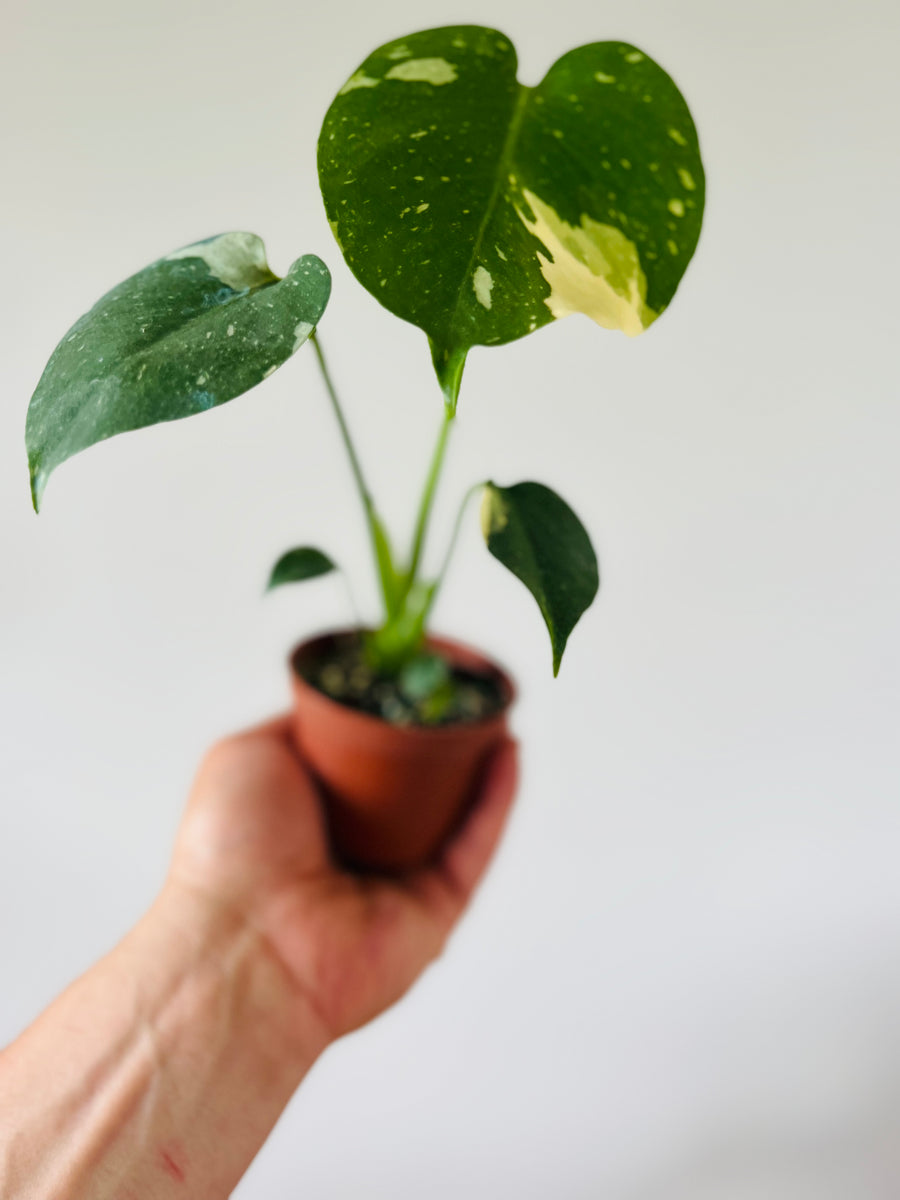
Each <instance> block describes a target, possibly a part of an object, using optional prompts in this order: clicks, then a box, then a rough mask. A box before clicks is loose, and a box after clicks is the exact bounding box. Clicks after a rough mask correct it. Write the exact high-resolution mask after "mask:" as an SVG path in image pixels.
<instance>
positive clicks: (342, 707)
mask: <svg viewBox="0 0 900 1200" xmlns="http://www.w3.org/2000/svg"><path fill="white" fill-rule="evenodd" d="M365 632H367V627H366V626H362V625H353V626H344V627H342V628H338V629H327V630H324V631H323V632H321V633H317V634H313V635H311V636H310V637H307V638H304V639H303V641H302V642H298V643H297V645H296V646H294V648H293V649H292V650H291V652H290V655H289V656H288V666H289V668H290V672H291V680H292V682H293V684H294V687H299V688H303V689H304V690H305V691H306V692H308V693H310V694H311V695H312V696H314V697H316V699H317V700H319V701H321V703H322V704H325V705H328V706H330V707H333V708H335V709H338V710H339V711H340V712H341V713H344V714H347V715H352V716H353V718H354V719H356V720H358V721H363V722H365V723H366V724H368V725H370V726H372V727H373V728H374V727H375V726H379V727H383V728H386V729H390V730H392V731H394V732H395V733H396V734H397V735H400V736H402V737H410V738H413V737H423V736H424V737H429V738H452V737H459V735H460V732H461V731H462V730H472V731H474V730H478V729H483V728H486V727H488V726H489V725H491V724H492V723H495V722H498V723H499V722H502V721H504V720H505V719H506V716H507V714H508V713H509V710H510V709H511V708H512V706H513V704H514V703H515V701H516V700H517V699H518V688H517V687H516V684H515V682H514V680H513V677H512V675H511V674H510V673H509V671H507V670H506V668H505V667H503V666H501V665H500V663H498V662H497V661H496V659H494V658H490V657H489V656H488V655H487V654H485V653H484V652H483V651H481V650H479V649H478V648H477V647H475V646H471V645H469V644H468V643H467V642H460V641H458V640H457V639H456V638H448V637H444V636H443V635H442V634H427V635H426V637H425V645H426V646H433V647H435V649H438V650H441V651H444V652H447V653H448V654H449V655H450V659H451V662H452V661H453V657H454V655H456V656H458V658H459V659H463V658H465V659H474V660H478V661H479V662H480V663H482V664H483V665H484V666H485V667H486V668H487V669H488V671H489V673H490V674H492V675H493V676H494V677H495V679H496V680H497V682H498V683H499V686H500V690H501V692H502V694H503V704H502V706H501V707H500V708H498V709H497V711H496V712H494V713H491V714H490V715H489V716H486V717H479V718H478V719H477V720H475V721H454V722H451V723H450V724H448V725H392V724H391V722H390V721H386V720H385V719H384V718H383V717H378V716H375V714H374V713H368V712H363V711H362V710H361V709H358V708H352V707H351V706H350V705H348V704H341V702H340V701H339V700H335V699H334V698H333V697H331V696H329V695H328V694H327V693H326V692H322V691H320V690H319V689H318V688H317V687H314V686H313V685H312V684H311V683H310V682H309V681H308V680H307V679H305V678H304V677H303V676H302V675H301V674H300V672H299V670H298V669H297V665H296V663H297V659H298V658H299V657H300V655H301V654H303V653H304V652H306V651H308V650H309V649H310V648H311V647H313V646H315V645H316V644H317V643H321V642H333V641H336V640H337V639H339V638H347V637H350V636H354V637H355V636H357V635H358V634H360V633H365Z"/></svg>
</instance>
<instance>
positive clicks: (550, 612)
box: [481, 483, 600, 675]
mask: <svg viewBox="0 0 900 1200" xmlns="http://www.w3.org/2000/svg"><path fill="white" fill-rule="evenodd" d="M481 528H482V531H483V533H484V538H485V541H486V542H487V546H488V550H490V552H491V554H493V556H494V557H495V558H497V559H499V560H500V562H502V563H503V565H504V566H505V567H508V568H509V570H510V571H512V573H513V575H516V576H517V577H518V578H519V579H521V580H522V582H523V583H524V584H525V586H526V587H527V588H528V590H529V591H530V592H531V594H532V595H533V596H534V598H535V600H537V602H538V606H539V608H540V610H541V612H542V613H543V615H544V620H545V621H546V623H547V629H548V630H549V632H550V642H551V644H552V647H553V674H554V675H556V674H557V673H558V672H559V663H560V659H561V658H562V654H563V650H565V648H566V641H567V640H568V637H569V634H570V633H571V632H572V630H573V629H574V628H575V625H576V624H577V622H578V618H579V617H580V616H581V614H582V613H583V612H584V610H585V609H586V608H588V606H589V605H590V604H591V601H592V600H593V599H594V597H595V596H596V594H597V588H598V586H599V582H600V580H599V575H598V571H597V558H596V555H595V554H594V550H593V547H592V546H591V542H590V538H589V537H588V535H587V533H586V531H585V528H584V526H583V525H582V524H581V522H580V521H579V520H578V518H577V517H576V516H575V514H574V513H573V512H572V510H571V508H569V506H568V504H566V502H565V500H563V499H562V498H561V497H560V496H558V495H557V494H556V492H554V491H551V490H550V488H548V487H544V485H543V484H542V483H516V484H513V486H512V487H508V488H502V487H498V486H497V485H496V484H495V483H488V484H485V489H484V497H483V500H482V505H481Z"/></svg>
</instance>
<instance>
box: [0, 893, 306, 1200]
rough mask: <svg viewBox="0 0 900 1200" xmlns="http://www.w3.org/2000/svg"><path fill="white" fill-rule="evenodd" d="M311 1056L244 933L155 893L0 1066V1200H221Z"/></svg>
mask: <svg viewBox="0 0 900 1200" xmlns="http://www.w3.org/2000/svg"><path fill="white" fill-rule="evenodd" d="M326 1043H327V1036H326V1034H325V1031H324V1029H323V1027H322V1025H321V1023H320V1022H319V1021H318V1019H317V1017H316V1015H315V1013H314V1011H313V1010H312V1009H311V1008H310V1006H309V1005H307V1004H306V1003H305V1002H304V999H303V997H302V996H300V995H298V993H297V988H296V984H295V983H294V982H293V981H292V979H291V978H290V977H289V975H288V974H287V972H286V971H285V970H284V968H283V967H282V966H281V964H280V963H279V961H278V959H277V958H276V956H274V955H273V954H271V953H270V952H269V950H268V948H267V946H266V944H265V942H264V941H263V939H262V938H261V937H260V935H259V934H258V933H257V932H256V931H254V930H253V928H252V927H250V926H249V925H248V924H247V923H246V922H245V921H243V920H241V919H240V918H238V917H237V916H235V915H233V914H229V913H227V912H224V911H222V910H216V909H213V908H212V907H211V906H209V905H208V904H207V903H206V902H205V901H204V900H203V899H201V898H200V897H198V896H195V895H193V894H191V893H188V892H185V891H183V890H177V889H174V888H172V887H168V888H167V889H165V890H164V892H163V893H162V895H161V896H160V898H159V900H158V901H157V902H156V903H155V904H154V906H153V907H152V908H151V909H150V911H149V912H148V914H147V915H146V916H145V917H144V918H143V919H142V920H141V922H140V923H139V924H138V925H137V926H136V927H135V929H134V930H133V931H132V932H131V933H130V934H129V935H128V936H127V937H126V938H125V940H124V941H123V942H122V943H121V944H120V945H119V946H117V947H116V949H115V950H114V951H113V952H112V953H111V954H110V955H108V956H107V958H105V959H104V960H103V961H101V962H100V963H98V964H97V965H96V966H95V967H93V968H92V969H91V970H90V971H88V973H87V974H86V975H84V976H82V978H81V979H79V980H78V981H77V982H76V983H74V984H73V985H72V986H71V987H70V988H69V989H68V990H67V991H66V992H65V993H64V994H63V995H62V996H61V997H60V998H59V999H58V1000H57V1001H56V1002H55V1003H54V1004H53V1005H52V1006H51V1007H50V1008H49V1009H48V1010H47V1011H46V1012H45V1013H44V1014H43V1016H41V1017H40V1018H39V1019H38V1021H37V1022H35V1024H34V1025H33V1026H31V1027H30V1028H29V1029H28V1030H27V1031H26V1032H25V1033H24V1034H23V1035H22V1036H21V1037H20V1038H19V1039H18V1040H17V1041H16V1042H14V1043H13V1044H12V1045H11V1046H10V1047H9V1048H8V1049H7V1050H5V1051H4V1052H3V1054H2V1055H0V1198H2V1200H26V1198H27V1200H45V1198H46V1200H82V1197H83V1198H84V1200H138V1198H139V1200H157V1198H158V1197H159V1198H163V1197H168V1196H170V1195H172V1196H176V1195H178V1196H185V1195H189V1196H191V1197H192V1200H214V1198H219V1197H226V1196H228V1195H229V1194H230V1192H231V1190H232V1189H233V1188H234V1186H235V1184H236V1183H237V1181H238V1180H239V1179H240V1177H241V1175H242V1174H243V1173H244V1171H245V1170H246V1168H247V1166H248V1165H249V1163H250V1162H251V1160H252V1159H253V1157H254V1155H255V1154H256V1152H257V1151H258V1150H259V1148H260V1146H261V1145H262V1143H263V1142H264V1140H265V1138H266V1136H267V1135H268V1133H269V1131H270V1130H271V1128H272V1127H273V1125H274V1124H275V1122H276V1121H277V1119H278V1116H279V1115H280V1113H281V1111H282V1109H283V1108H284V1106H285V1105H286V1103H287V1101H288V1100H289V1099H290V1096H291V1094H292V1093H293V1091H294V1090H295V1088H296V1087H297V1085H298V1084H299V1082H300V1080H301V1079H302V1078H303V1076H304V1074H305V1073H306V1071H307V1070H308V1069H309V1067H310V1066H311V1065H312V1063H313V1061H314V1060H315V1058H316V1057H317V1056H318V1054H319V1053H320V1052H321V1051H322V1049H324V1047H325V1045H326Z"/></svg>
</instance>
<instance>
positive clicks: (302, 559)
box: [266, 546, 337, 592]
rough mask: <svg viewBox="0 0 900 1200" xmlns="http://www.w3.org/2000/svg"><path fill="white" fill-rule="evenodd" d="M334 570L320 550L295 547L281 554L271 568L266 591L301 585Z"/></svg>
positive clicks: (334, 566) (330, 562)
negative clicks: (287, 584) (289, 584)
mask: <svg viewBox="0 0 900 1200" xmlns="http://www.w3.org/2000/svg"><path fill="white" fill-rule="evenodd" d="M336 570H337V567H336V565H335V564H334V563H333V562H332V561H331V559H330V558H329V557H328V555H327V554H323V553H322V551H321V550H316V549H315V547H314V546H297V547H295V548H294V549H293V550H288V551H286V552H285V553H284V554H282V556H281V558H279V560H278V562H277V563H276V564H275V566H274V567H273V568H272V574H271V575H270V576H269V582H268V583H267V584H266V591H267V592H269V591H271V590H272V588H276V587H281V585H282V584H283V583H302V582H303V580H304V579H315V578H316V577H317V576H319V575H327V574H328V573H329V572H330V571H336Z"/></svg>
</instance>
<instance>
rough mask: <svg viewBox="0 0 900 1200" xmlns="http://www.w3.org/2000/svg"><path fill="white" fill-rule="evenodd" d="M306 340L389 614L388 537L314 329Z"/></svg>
mask: <svg viewBox="0 0 900 1200" xmlns="http://www.w3.org/2000/svg"><path fill="white" fill-rule="evenodd" d="M309 340H310V341H311V342H312V345H313V349H314V350H315V352H316V359H317V360H318V363H319V370H320V371H321V373H322V378H323V380H324V381H325V389H326V391H327V392H328V397H329V399H330V400H331V406H332V408H333V409H334V415H335V417H337V423H338V427H339V429H340V431H341V438H342V439H343V442H344V447H345V449H346V451H347V456H348V458H349V459H350V466H351V469H352V471H353V478H354V480H355V481H356V488H357V491H358V492H359V496H360V499H361V500H362V505H363V509H364V510H365V514H366V523H367V525H368V527H369V537H370V539H371V542H372V553H373V555H374V558H375V568H376V571H377V574H378V580H379V583H380V584H381V594H382V599H383V600H384V606H385V611H386V613H387V616H388V618H390V617H391V616H392V615H393V613H394V609H395V593H396V584H395V572H394V568H393V562H392V561H391V557H390V551H389V550H388V547H387V537H386V535H385V531H384V525H383V524H382V522H381V520H380V518H379V516H378V513H377V511H376V509H375V502H374V500H373V499H372V493H371V492H370V491H369V486H368V484H367V483H366V480H365V476H364V475H363V472H362V465H361V463H360V461H359V456H358V455H357V453H356V447H355V446H354V445H353V439H352V438H351V437H350V429H349V427H348V425H347V421H346V419H345V418H344V413H343V410H342V409H341V403H340V401H339V400H338V395H337V391H336V390H335V386H334V383H333V382H332V379H331V375H330V373H329V371H328V364H327V363H326V361H325V355H324V354H323V352H322V347H321V346H320V345H319V339H318V336H317V331H315V330H314V331H313V332H312V333H311V334H310V335H309Z"/></svg>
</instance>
